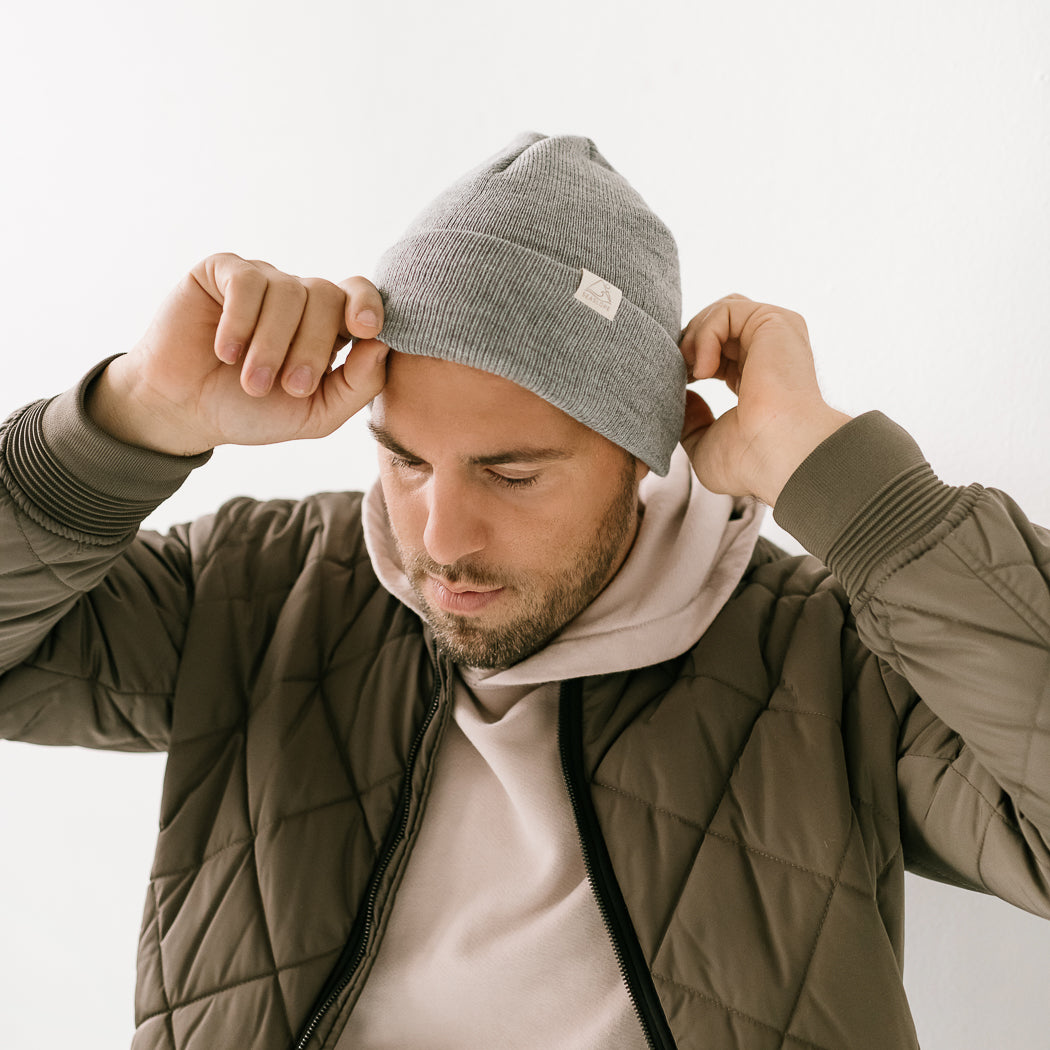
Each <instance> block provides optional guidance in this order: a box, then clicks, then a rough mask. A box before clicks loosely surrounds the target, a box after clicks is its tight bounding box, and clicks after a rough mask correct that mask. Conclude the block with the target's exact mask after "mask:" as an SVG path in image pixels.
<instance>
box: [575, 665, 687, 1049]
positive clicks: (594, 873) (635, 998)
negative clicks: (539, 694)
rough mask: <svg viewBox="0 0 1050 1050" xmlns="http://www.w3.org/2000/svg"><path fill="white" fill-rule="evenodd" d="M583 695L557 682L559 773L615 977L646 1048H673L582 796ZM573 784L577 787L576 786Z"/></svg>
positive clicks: (587, 799) (599, 834) (589, 803)
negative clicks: (613, 955) (616, 972)
mask: <svg viewBox="0 0 1050 1050" xmlns="http://www.w3.org/2000/svg"><path fill="white" fill-rule="evenodd" d="M582 693H583V690H582V687H581V685H580V683H579V681H572V682H563V683H562V686H561V697H560V701H559V718H558V750H559V752H560V753H561V766H562V774H563V776H564V779H565V784H566V786H567V788H568V791H569V801H570V802H571V803H572V811H573V814H574V816H575V817H576V831H577V834H578V836H579V840H580V849H581V852H582V853H583V864H584V868H585V869H586V871H587V880H588V881H589V882H590V884H591V890H592V891H593V893H594V898H595V900H596V901H597V902H598V910H599V912H601V916H602V921H603V922H604V923H605V929H606V932H607V933H608V935H609V940H610V941H611V942H612V946H613V951H614V952H615V953H616V961H617V963H618V964H619V967H620V976H621V977H622V978H623V983H624V985H625V986H626V988H627V994H628V996H629V997H630V1000H631V1005H632V1006H633V1007H634V1012H635V1014H636V1016H637V1017H638V1023H639V1024H640V1025H641V1028H642V1034H643V1035H644V1036H645V1041H646V1043H647V1044H648V1045H649V1047H650V1048H651V1050H675V1047H676V1045H677V1044H676V1043H675V1040H674V1036H673V1035H672V1034H671V1030H670V1028H669V1027H668V1024H667V1019H666V1018H665V1017H664V1012H663V1007H662V1006H661V1005H660V1001H659V999H658V997H657V994H656V988H655V986H654V985H653V983H652V976H651V975H650V973H649V969H648V966H647V965H646V964H645V961H644V959H643V958H642V954H641V945H639V944H638V939H637V935H636V934H635V932H634V927H633V926H632V925H631V920H630V916H629V915H628V914H627V905H626V903H625V902H624V900H623V895H622V893H621V892H620V888H619V884H618V883H617V882H616V874H615V872H614V871H613V869H612V861H611V860H610V858H609V854H608V851H607V849H606V847H605V842H604V839H603V838H602V832H601V828H600V827H599V825H598V817H597V814H596V813H595V812H594V808H593V803H592V801H591V798H590V796H589V795H586V797H585V792H586V782H585V776H584V770H583V747H582V740H581V738H580V734H581V733H582V714H579V715H577V716H575V717H574V711H573V708H574V707H576V708H579V700H580V698H581V696H582ZM574 700H575V701H576V703H574V702H573V701H574ZM577 784H579V785H580V788H579V789H578V788H577Z"/></svg>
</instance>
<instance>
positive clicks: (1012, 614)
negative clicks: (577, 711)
mask: <svg viewBox="0 0 1050 1050" xmlns="http://www.w3.org/2000/svg"><path fill="white" fill-rule="evenodd" d="M775 517H776V520H777V521H778V522H779V523H780V524H781V525H782V526H783V527H784V528H786V529H788V530H789V531H790V532H792V533H793V534H794V535H795V536H796V538H798V539H799V541H800V542H801V543H803V545H804V546H806V548H807V549H808V550H810V551H811V552H812V553H813V554H814V555H816V556H817V557H819V558H820V559H821V560H822V561H824V563H825V564H826V565H827V566H828V567H829V568H830V569H831V571H832V572H833V573H834V574H835V575H836V576H837V577H838V578H839V580H840V581H841V582H842V584H843V586H844V587H845V589H846V591H847V593H848V594H849V596H850V602H851V606H852V610H853V613H854V616H855V618H856V624H857V630H858V632H859V634H860V637H861V639H862V640H863V642H864V644H865V645H866V646H867V647H868V648H869V649H870V650H871V651H872V652H873V653H874V654H875V655H876V656H877V657H878V658H879V660H880V661H881V663H882V678H883V681H886V682H887V683H889V679H891V678H894V677H895V676H897V675H899V676H902V677H903V678H904V679H905V680H906V681H907V683H908V685H909V686H910V687H911V690H913V691H914V692H913V693H910V692H909V691H905V692H906V693H908V694H909V695H911V697H912V699H911V701H910V702H909V703H908V704H907V705H905V706H903V707H902V708H901V709H899V710H898V715H899V717H900V736H899V751H898V758H897V779H898V785H899V805H900V819H901V836H902V842H903V845H904V850H905V861H906V864H907V865H908V867H909V868H910V869H911V870H913V871H915V872H918V873H920V874H924V875H928V876H930V877H932V878H936V879H939V880H941V881H945V882H951V883H954V884H957V885H962V886H967V887H971V888H974V889H979V890H983V891H985V892H989V893H994V894H996V895H997V896H999V897H1002V898H1003V899H1005V900H1008V901H1011V902H1012V903H1014V904H1016V905H1018V906H1020V907H1023V908H1026V909H1027V910H1029V911H1032V912H1035V913H1036V914H1041V915H1046V916H1050V533H1048V532H1047V530H1045V529H1043V528H1040V527H1038V526H1036V525H1033V524H1031V523H1030V522H1029V521H1028V520H1027V519H1026V517H1025V516H1024V514H1023V513H1022V512H1021V510H1020V509H1019V508H1018V507H1017V505H1016V504H1015V503H1014V502H1013V501H1012V500H1011V499H1010V498H1009V497H1007V496H1006V495H1004V494H1003V493H1001V492H998V491H995V490H993V489H986V488H983V487H981V486H978V485H972V486H968V487H965V488H951V487H949V486H947V485H944V484H943V483H941V482H940V481H939V480H938V479H937V478H936V476H935V475H934V473H933V471H932V469H931V468H930V466H929V465H928V464H927V463H926V461H925V460H924V458H923V456H922V453H921V452H920V451H919V449H918V448H917V446H916V445H915V443H914V442H913V441H912V439H911V438H910V437H909V436H908V435H907V434H906V433H905V432H904V431H903V430H901V429H900V428H899V427H897V426H896V425H895V424H893V423H891V422H890V421H889V420H888V419H886V417H885V416H883V415H881V414H880V413H868V414H867V415H864V416H860V417H858V418H857V419H855V420H853V421H852V422H850V423H848V424H847V425H846V426H845V427H843V428H842V429H841V430H840V431H838V433H836V434H835V435H832V437H831V438H829V439H828V441H826V442H825V443H824V444H823V445H822V446H821V447H820V448H818V449H817V450H816V451H815V452H814V453H813V455H812V456H810V458H809V459H808V460H807V461H806V463H804V464H803V465H802V466H801V467H800V468H799V470H798V471H796V474H795V475H794V476H793V477H792V479H791V480H790V482H789V483H788V486H787V487H786V488H785V490H784V493H783V494H782V497H781V499H780V501H778V504H777V508H776V514H775ZM897 683H899V679H897ZM888 692H889V693H891V694H896V695H898V696H899V695H901V692H902V691H901V690H900V689H899V688H893V687H891V688H889V689H888ZM919 698H921V699H919Z"/></svg>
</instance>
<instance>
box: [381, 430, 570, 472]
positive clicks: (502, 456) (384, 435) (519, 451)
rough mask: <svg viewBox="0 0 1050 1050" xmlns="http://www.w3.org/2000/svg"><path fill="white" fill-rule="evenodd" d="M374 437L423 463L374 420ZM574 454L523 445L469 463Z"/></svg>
mask: <svg viewBox="0 0 1050 1050" xmlns="http://www.w3.org/2000/svg"><path fill="white" fill-rule="evenodd" d="M368 430H369V432H370V433H371V435H372V437H373V438H375V440H376V441H378V442H379V444H380V445H382V446H383V447H384V448H385V449H387V450H388V451H390V452H393V453H394V455H395V456H400V457H401V458H402V459H411V460H415V461H417V462H423V460H422V457H420V456H417V455H416V454H415V453H414V452H410V451H409V450H408V449H407V448H405V446H404V445H402V444H401V443H400V442H399V441H398V440H397V439H396V438H395V437H394V436H393V435H392V434H391V433H390V431H388V430H387V429H386V428H385V427H383V426H381V425H380V424H379V423H376V422H374V421H372V420H369V422H368ZM571 456H572V453H571V452H570V451H569V450H568V449H564V448H547V447H543V446H539V445H522V446H519V447H517V448H508V449H501V450H500V451H499V452H488V453H485V454H484V455H478V456H470V457H468V459H467V462H468V463H471V464H473V465H474V466H479V467H492V466H496V465H498V464H500V463H547V462H551V461H553V460H558V459H569V458H570V457H571Z"/></svg>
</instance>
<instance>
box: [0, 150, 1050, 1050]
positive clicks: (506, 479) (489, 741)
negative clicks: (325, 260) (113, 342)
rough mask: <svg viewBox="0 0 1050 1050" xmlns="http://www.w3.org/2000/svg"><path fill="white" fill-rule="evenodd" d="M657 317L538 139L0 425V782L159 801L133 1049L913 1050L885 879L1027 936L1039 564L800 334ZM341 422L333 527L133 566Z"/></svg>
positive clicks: (225, 524) (615, 240)
mask: <svg viewBox="0 0 1050 1050" xmlns="http://www.w3.org/2000/svg"><path fill="white" fill-rule="evenodd" d="M377 286H378V287H377ZM679 317H680V298H679V288H678V275H677V263H676V257H675V250H674V244H673V241H672V240H671V238H670V235H669V233H668V232H667V230H666V229H665V228H664V227H663V225H662V224H661V223H660V222H659V220H658V219H656V217H655V216H653V215H652V213H651V212H650V211H649V209H648V208H647V207H646V206H645V204H644V202H643V201H642V200H641V199H640V198H639V197H638V195H637V194H636V193H635V192H634V191H633V190H632V189H631V188H630V187H629V186H628V185H627V184H626V182H624V180H623V179H622V178H620V177H619V176H618V175H617V174H616V173H615V172H614V171H613V170H612V169H611V168H610V167H609V165H608V164H607V162H606V161H605V160H604V158H603V157H602V156H601V155H600V154H599V153H598V151H597V150H596V149H595V148H594V146H593V144H592V143H590V142H589V141H588V140H586V139H580V138H573V137H559V138H546V137H543V136H538V135H527V136H524V137H522V138H520V139H518V140H515V142H513V143H511V144H510V145H509V146H508V147H507V148H506V149H505V150H504V151H502V152H501V153H500V154H498V155H497V156H496V157H494V158H491V159H490V160H488V161H486V162H485V163H484V164H483V165H481V166H480V167H478V168H476V169H474V170H473V171H472V172H470V173H468V175H467V176H465V177H464V178H463V179H462V180H460V181H459V182H457V183H456V184H455V185H454V186H453V187H451V188H450V189H449V190H448V191H447V192H446V193H445V194H443V195H442V196H441V197H440V198H439V199H438V200H437V201H436V202H435V203H434V204H433V205H432V206H431V207H429V208H428V209H427V210H426V211H425V212H424V214H423V215H422V216H420V217H419V219H417V221H416V222H415V223H414V224H413V226H412V227H411V228H410V230H409V231H408V232H407V233H406V235H405V237H404V238H402V240H401V241H399V242H398V243H397V244H396V245H395V246H394V247H393V248H392V249H391V250H390V251H389V252H388V253H387V254H386V255H385V256H384V258H383V260H381V263H380V266H379V273H378V274H377V278H376V285H372V284H371V283H370V282H368V281H365V280H364V279H362V278H355V279H352V280H350V281H347V282H344V283H343V284H342V285H339V286H335V285H332V284H329V283H327V282H324V281H320V280H300V279H298V278H294V277H290V276H288V275H286V274H282V273H280V272H278V271H277V270H275V269H274V268H273V267H271V266H268V265H267V264H264V263H249V262H246V261H244V260H242V259H238V258H237V257H235V256H229V255H223V256H215V257H212V258H210V259H207V260H205V261H204V262H203V263H201V264H200V265H199V266H197V267H195V268H194V270H193V271H192V272H191V274H189V275H188V276H187V277H186V278H185V279H184V280H183V282H182V283H181V284H180V285H179V286H178V288H177V289H176V291H175V293H174V294H173V296H172V297H171V298H170V299H169V301H168V302H167V303H166V304H165V305H164V306H163V307H162V309H161V311H160V313H159V314H158V316H157V318H156V319H155V321H154V323H153V325H152V326H151V328H150V330H149V331H148V332H147V334H146V336H145V337H144V339H143V340H142V342H141V343H140V344H139V345H138V346H137V347H136V348H135V349H134V350H133V351H132V352H131V353H129V354H127V355H126V356H123V357H118V358H116V359H114V360H113V361H111V362H109V363H108V364H106V365H105V366H100V367H99V368H97V369H95V370H94V371H93V372H92V373H91V374H89V376H88V377H87V378H86V379H85V380H84V382H83V383H81V384H80V386H79V387H78V388H77V390H75V391H71V392H69V393H67V394H64V395H61V396H59V397H58V398H55V399H52V400H51V401H48V402H40V403H38V404H36V405H33V406H29V407H28V408H27V409H25V410H23V411H22V412H21V413H18V414H16V416H14V417H12V419H11V420H9V421H8V423H7V424H6V426H5V428H4V431H3V436H2V444H0V457H2V458H0V470H2V473H0V477H2V479H3V482H4V486H3V503H2V505H0V509H2V513H3V516H4V526H3V530H2V532H0V535H2V537H3V539H2V543H3V547H2V549H0V556H2V561H0V565H2V567H3V581H4V588H3V590H2V592H0V610H2V613H3V616H2V624H3V626H2V635H0V645H2V648H0V652H2V654H3V655H2V660H3V663H2V668H3V669H4V675H3V678H2V679H0V732H2V733H3V735H4V736H6V737H9V738H12V739H24V740H31V741H37V742H41V743H59V742H62V743H76V744H84V745H89V746H99V747H116V748H129V749H137V748H164V749H167V750H168V752H169V758H168V768H167V773H166V778H165V786H164V796H163V801H162V812H161V821H160V824H161V829H160V835H159V839H158V844H157V853H156V860H155V864H154V870H153V874H152V877H151V884H150V890H149V894H148V897H147V905H146V915H145V918H144V922H143V933H142V938H141V944H140V953H139V980H138V991H137V998H136V1020H137V1026H138V1027H137V1032H136V1036H135V1041H134V1046H135V1047H136V1048H145V1047H164V1048H173V1047H180V1048H182V1047H185V1048H189V1050H197V1048H204V1047H207V1048H214V1047H217V1046H223V1047H225V1046H252V1047H257V1048H267V1050H268V1048H284V1047H288V1046H295V1047H303V1048H306V1047H337V1048H340V1050H345V1048H348V1047H393V1046H397V1047H408V1046H420V1047H472V1046H478V1047H481V1046H484V1047H493V1046H535V1047H544V1048H549V1047H566V1048H568V1047H572V1048H598V1047H612V1046H616V1047H642V1046H647V1045H648V1046H658V1047H670V1046H675V1045H677V1046H680V1047H780V1046H798V1047H807V1048H814V1047H825V1048H831V1047H847V1046H848V1047H850V1048H876V1047H878V1048H880V1050H885V1048H897V1047H912V1046H915V1045H916V1042H915V1033H914V1028H913V1026H912V1023H911V1020H910V1015H909V1012H908V1007H907V1003H906V1001H905V997H904V993H903V989H902V985H901V978H900V967H901V958H902V920H903V910H902V909H903V902H902V895H903V872H904V868H905V866H906V865H907V866H909V867H911V868H912V869H913V870H916V871H920V872H924V873H926V874H929V875H931V876H933V877H936V878H940V879H943V880H947V881H951V882H954V883H957V884H961V885H967V886H971V887H973V888H975V889H980V890H984V891H987V892H994V893H997V894H999V895H1000V896H1002V897H1004V898H1005V899H1007V900H1010V901H1013V902H1014V903H1016V904H1018V905H1020V906H1022V907H1026V908H1028V909H1029V910H1031V911H1034V912H1036V913H1039V914H1043V915H1046V914H1050V892H1048V876H1050V855H1048V849H1047V841H1048V838H1050V797H1048V796H1050V788H1048V785H1050V776H1048V773H1050V749H1048V740H1050V736H1048V734H1047V732H1046V726H1047V725H1048V724H1050V695H1048V694H1047V690H1046V681H1047V667H1048V662H1050V661H1048V653H1050V642H1048V635H1050V629H1048V627H1047V624H1050V596H1048V593H1047V592H1048V588H1047V565H1048V563H1050V544H1048V536H1047V534H1046V533H1045V532H1044V531H1042V530H1040V529H1038V528H1036V527H1034V526H1032V525H1031V524H1029V523H1028V522H1027V521H1026V520H1025V519H1024V517H1023V516H1022V515H1021V513H1020V512H1019V511H1018V509H1017V508H1016V507H1015V506H1014V505H1013V504H1012V503H1011V501H1010V500H1009V499H1008V498H1007V497H1005V496H1003V495H1002V494H1000V493H996V492H994V491H991V490H986V489H983V488H981V487H979V486H973V487H970V488H966V489H952V488H949V487H947V486H944V485H942V484H941V483H940V482H939V481H938V480H937V479H936V477H935V476H934V474H933V472H932V471H931V469H930V468H929V466H928V465H927V464H926V463H925V462H924V460H923V459H922V456H921V453H919V451H918V449H917V448H916V447H915V446H914V444H913V443H912V442H911V440H910V439H909V438H908V437H907V435H906V434H904V433H903V432H902V431H900V429H899V428H897V427H896V426H894V425H893V424H892V423H890V422H889V421H888V420H887V419H885V417H883V416H881V415H879V414H878V413H869V414H867V415H864V416H861V417H858V418H857V419H854V420H848V419H847V418H846V417H845V416H842V415H841V414H840V413H838V412H835V411H833V410H832V409H830V408H829V407H828V406H827V405H826V404H825V403H824V400H823V398H822V397H821V395H820V392H819V389H818V387H817V383H816V379H815V375H814V370H813V365H812V359H811V354H810V349H809V345H808V338H807V335H806V330H805V325H804V323H803V322H802V320H801V319H800V318H799V317H797V316H796V315H794V314H792V313H790V312H788V311H785V310H780V309H777V308H775V307H770V306H766V305H764V304H759V303H754V302H751V301H750V300H747V299H744V298H742V297H729V298H728V299H724V300H722V301H720V302H718V303H715V304H714V305H712V306H711V307H708V308H707V309H706V310H705V311H703V312H702V313H700V314H698V315H697V316H696V317H695V318H693V320H692V321H691V322H690V323H689V324H688V326H687V327H686V330H685V332H684V334H681V338H680V339H679V335H680V333H679V328H678V326H679ZM380 336H381V340H382V341H380V339H379V338H377V337H380ZM351 339H353V340H355V342H354V344H353V346H352V348H351V350H350V352H349V355H348V357H347V359H346V362H345V363H344V364H342V365H340V366H339V367H336V368H332V367H331V366H332V364H333V362H334V354H335V353H336V352H337V351H338V350H339V349H340V348H341V347H343V346H344V345H345V344H346V343H347V342H348V341H350V340H351ZM388 348H391V349H389V350H388ZM711 377H717V378H720V379H723V380H724V381H725V382H727V383H728V384H729V386H730V387H731V388H732V389H733V390H734V392H736V393H737V394H738V398H739V401H738V405H737V407H736V408H734V409H733V410H731V411H730V412H727V413H726V414H725V415H723V416H722V417H720V418H719V419H717V420H715V419H713V417H712V415H711V413H710V411H709V410H708V409H707V407H706V405H705V404H704V403H703V402H702V401H701V400H700V399H699V397H698V396H697V395H696V394H695V393H690V394H689V395H688V397H687V396H686V393H685V382H686V379H687V378H693V379H703V378H711ZM368 404H371V406H372V409H371V416H370V426H371V429H372V432H373V434H374V436H375V438H376V439H377V442H378V445H379V460H380V482H379V484H378V485H377V486H376V487H375V488H373V490H372V491H370V492H369V493H368V494H367V495H366V496H365V497H364V498H361V497H360V496H356V495H347V494H326V495H321V496H317V497H314V498H311V499H307V500H303V501H300V502H290V501H271V502H266V503H256V502H253V501H250V500H246V499H239V500H234V501H232V502H231V503H230V504H228V505H227V506H226V507H224V508H222V509H221V510H220V511H219V512H218V513H217V514H215V515H214V516H212V517H209V518H207V519H204V520H202V521H198V522H195V523H193V524H190V525H187V526H185V527H181V528H178V529H175V530H173V531H172V532H171V534H170V535H168V536H166V537H160V536H156V535H152V534H145V533H143V534H138V535H137V534H136V531H137V525H138V522H140V521H141V520H142V518H144V517H145V515H146V514H148V513H149V512H150V510H151V509H152V508H153V507H154V506H156V505H157V504H158V503H159V502H160V501H161V500H162V499H163V498H165V497H166V496H167V495H168V494H170V493H171V492H172V491H173V490H174V489H175V488H176V487H177V485H178V484H179V483H180V482H181V481H182V479H183V478H184V477H185V476H186V475H187V473H188V472H189V471H190V470H191V469H193V468H195V467H198V466H201V465H202V464H203V463H204V462H205V460H206V459H207V456H208V453H209V451H210V450H211V449H212V448H214V447H215V446H216V445H218V444H221V443H224V442H241V443H269V442H277V441H283V440H289V439H292V438H302V437H319V436H323V435H324V434H327V433H330V432H331V431H333V430H334V429H336V428H337V427H338V426H339V425H340V424H341V423H342V422H344V421H345V420H346V419H348V418H349V417H350V416H351V415H353V414H354V413H355V412H357V411H360V410H361V409H362V408H363V407H365V406H366V405H368ZM679 437H681V447H680V448H676V445H677V443H678V439H679ZM698 481H699V482H702V485H701V484H698ZM756 499H757V500H761V501H763V502H765V503H767V504H769V505H771V506H773V507H774V508H775V512H776V516H777V519H778V521H780V522H781V524H782V525H784V527H785V528H787V529H789V531H792V532H793V533H794V535H796V536H797V537H798V539H799V540H800V541H801V542H802V543H803V544H804V545H806V546H807V547H808V548H809V549H810V550H811V551H812V552H813V553H814V554H815V555H816V556H817V559H820V561H823V562H824V563H825V564H826V565H828V566H829V567H830V569H831V572H830V573H829V571H828V570H826V569H825V568H824V567H823V566H822V565H821V564H820V563H819V562H818V560H817V559H813V558H787V557H785V556H783V555H782V554H781V553H780V552H778V551H776V550H775V548H773V547H772V545H771V544H769V543H768V542H767V541H765V540H763V539H760V538H759V537H758V535H757V528H758V522H759V515H758V504H757V503H756ZM832 573H833V574H834V575H832ZM919 697H921V698H922V699H921V700H920V699H919Z"/></svg>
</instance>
